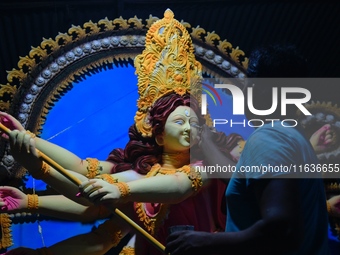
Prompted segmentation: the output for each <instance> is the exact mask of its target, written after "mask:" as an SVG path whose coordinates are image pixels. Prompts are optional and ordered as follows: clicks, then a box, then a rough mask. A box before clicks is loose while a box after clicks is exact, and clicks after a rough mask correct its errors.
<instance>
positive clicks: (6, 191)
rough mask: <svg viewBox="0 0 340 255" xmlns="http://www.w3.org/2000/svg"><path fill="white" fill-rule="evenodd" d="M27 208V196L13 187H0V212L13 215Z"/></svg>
mask: <svg viewBox="0 0 340 255" xmlns="http://www.w3.org/2000/svg"><path fill="white" fill-rule="evenodd" d="M26 208H27V195H26V194H24V193H23V192H22V191H20V190H18V189H17V188H14V187H9V186H1V187H0V212H1V213H13V212H18V211H20V210H22V209H26Z"/></svg>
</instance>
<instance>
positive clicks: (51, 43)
mask: <svg viewBox="0 0 340 255" xmlns="http://www.w3.org/2000/svg"><path fill="white" fill-rule="evenodd" d="M40 46H41V48H43V49H47V47H50V48H51V51H55V50H57V49H59V48H60V47H59V45H58V43H57V42H56V41H54V40H53V39H52V38H49V39H46V38H43V41H42V42H41V44H40Z"/></svg>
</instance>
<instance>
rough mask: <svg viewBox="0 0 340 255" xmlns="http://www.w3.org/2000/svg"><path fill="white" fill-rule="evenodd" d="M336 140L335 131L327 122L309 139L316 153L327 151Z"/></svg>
mask: <svg viewBox="0 0 340 255" xmlns="http://www.w3.org/2000/svg"><path fill="white" fill-rule="evenodd" d="M335 140H336V136H335V132H334V130H332V128H331V125H329V124H326V125H323V126H322V127H321V128H319V129H318V130H317V131H316V132H315V133H314V134H313V135H312V136H311V137H310V139H309V141H310V143H311V144H312V146H313V149H314V151H315V152H316V153H322V152H325V151H327V150H328V149H329V147H331V146H332V145H333V143H334V142H335Z"/></svg>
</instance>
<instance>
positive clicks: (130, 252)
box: [119, 246, 135, 255]
mask: <svg viewBox="0 0 340 255" xmlns="http://www.w3.org/2000/svg"><path fill="white" fill-rule="evenodd" d="M119 255H135V248H133V247H131V246H124V247H123V249H122V250H121V252H120V253H119Z"/></svg>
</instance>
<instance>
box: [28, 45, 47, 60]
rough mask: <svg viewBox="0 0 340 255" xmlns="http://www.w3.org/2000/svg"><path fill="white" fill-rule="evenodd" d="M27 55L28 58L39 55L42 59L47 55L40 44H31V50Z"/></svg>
mask: <svg viewBox="0 0 340 255" xmlns="http://www.w3.org/2000/svg"><path fill="white" fill-rule="evenodd" d="M28 56H30V58H34V56H39V57H40V59H44V58H46V57H47V52H46V51H45V50H44V49H42V48H41V47H40V46H38V47H32V46H31V50H30V52H29V53H28Z"/></svg>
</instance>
